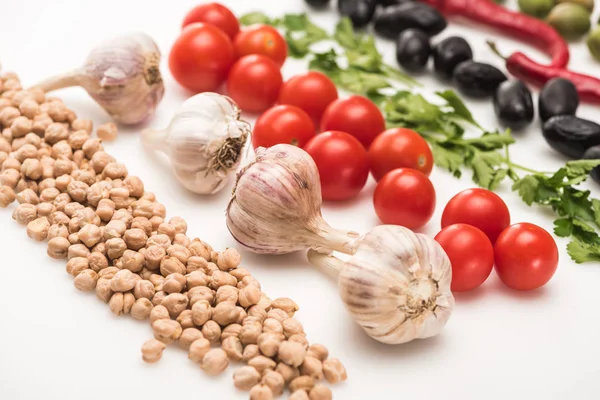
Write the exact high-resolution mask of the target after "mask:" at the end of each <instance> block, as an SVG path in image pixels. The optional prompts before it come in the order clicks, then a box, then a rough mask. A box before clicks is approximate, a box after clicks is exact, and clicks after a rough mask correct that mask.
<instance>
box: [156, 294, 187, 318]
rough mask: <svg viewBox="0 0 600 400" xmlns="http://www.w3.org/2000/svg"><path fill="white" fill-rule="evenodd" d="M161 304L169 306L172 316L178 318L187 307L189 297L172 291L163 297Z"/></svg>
mask: <svg viewBox="0 0 600 400" xmlns="http://www.w3.org/2000/svg"><path fill="white" fill-rule="evenodd" d="M161 304H162V305H163V306H165V307H166V308H167V310H168V311H169V315H170V316H171V318H177V317H178V316H179V314H181V312H182V311H183V310H185V309H186V308H187V305H188V298H187V296H186V295H184V294H181V293H171V294H169V295H167V296H166V297H165V298H164V299H163V301H162V303H161Z"/></svg>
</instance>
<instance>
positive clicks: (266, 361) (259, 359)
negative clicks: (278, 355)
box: [248, 356, 276, 374]
mask: <svg viewBox="0 0 600 400" xmlns="http://www.w3.org/2000/svg"><path fill="white" fill-rule="evenodd" d="M248 365H249V366H251V367H254V368H256V370H257V371H258V372H260V373H261V374H262V373H263V372H264V371H266V370H268V369H275V365H276V364H275V361H273V360H272V359H270V358H269V357H265V356H256V357H254V358H252V359H250V361H248Z"/></svg>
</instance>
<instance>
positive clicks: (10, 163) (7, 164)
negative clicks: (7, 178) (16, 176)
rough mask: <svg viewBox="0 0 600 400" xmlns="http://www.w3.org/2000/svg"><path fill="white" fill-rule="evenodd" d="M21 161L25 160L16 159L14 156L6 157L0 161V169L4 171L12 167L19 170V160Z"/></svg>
mask: <svg viewBox="0 0 600 400" xmlns="http://www.w3.org/2000/svg"><path fill="white" fill-rule="evenodd" d="M23 161H25V159H23V160H18V159H16V158H7V159H6V160H4V162H3V163H2V171H6V170H7V169H14V170H17V171H20V170H21V162H23Z"/></svg>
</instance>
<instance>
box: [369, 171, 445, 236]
mask: <svg viewBox="0 0 600 400" xmlns="http://www.w3.org/2000/svg"><path fill="white" fill-rule="evenodd" d="M373 204H374V205H375V212H376V213H377V216H378V217H379V219H380V220H381V222H383V223H384V224H393V225H402V226H404V227H406V228H409V229H418V228H420V227H422V226H423V225H425V224H426V223H427V221H429V220H430V219H431V216H432V215H433V212H434V211H435V189H434V188H433V185H432V184H431V181H430V180H429V179H428V178H427V177H426V176H425V175H423V174H422V173H421V172H419V171H417V170H416V169H410V168H398V169H395V170H393V171H390V172H388V173H387V174H385V176H384V177H383V178H382V179H381V180H380V181H379V183H377V187H376V188H375V196H374V198H373Z"/></svg>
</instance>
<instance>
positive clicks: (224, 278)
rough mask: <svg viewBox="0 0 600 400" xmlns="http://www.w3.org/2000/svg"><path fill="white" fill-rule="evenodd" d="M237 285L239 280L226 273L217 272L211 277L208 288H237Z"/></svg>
mask: <svg viewBox="0 0 600 400" xmlns="http://www.w3.org/2000/svg"><path fill="white" fill-rule="evenodd" d="M236 284H237V279H235V278H234V277H233V276H232V275H231V274H229V273H227V272H225V271H215V272H213V274H212V276H211V277H210V281H209V283H208V286H209V287H211V288H212V289H218V288H220V287H221V286H225V285H230V286H235V285H236Z"/></svg>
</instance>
